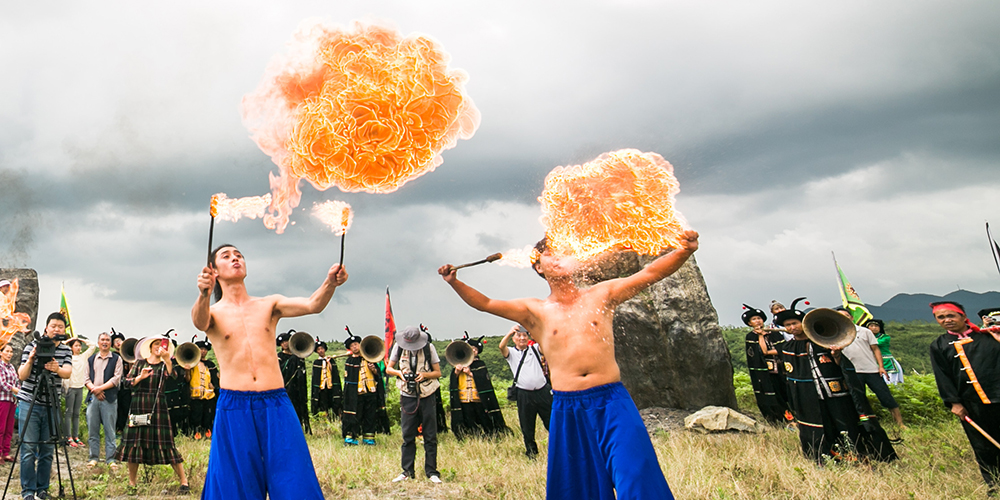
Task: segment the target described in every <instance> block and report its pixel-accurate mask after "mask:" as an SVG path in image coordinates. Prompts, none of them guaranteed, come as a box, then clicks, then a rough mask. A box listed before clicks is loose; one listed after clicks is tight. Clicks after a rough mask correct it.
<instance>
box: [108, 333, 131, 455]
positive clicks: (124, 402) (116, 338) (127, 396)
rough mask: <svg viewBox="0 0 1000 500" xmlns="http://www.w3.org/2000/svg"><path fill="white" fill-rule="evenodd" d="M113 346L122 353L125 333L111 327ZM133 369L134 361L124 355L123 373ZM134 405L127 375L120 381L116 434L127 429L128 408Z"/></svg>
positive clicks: (120, 433) (121, 433) (120, 434)
mask: <svg viewBox="0 0 1000 500" xmlns="http://www.w3.org/2000/svg"><path fill="white" fill-rule="evenodd" d="M111 331H112V332H114V333H112V334H111V346H112V347H114V348H115V350H116V351H118V355H119V356H121V355H122V343H123V342H125V335H122V334H121V333H118V332H115V331H114V328H112V329H111ZM131 369H132V363H129V362H128V361H125V357H124V356H122V373H124V374H127V373H128V372H129V370H131ZM131 405H132V385H131V384H126V383H125V377H124V376H123V377H122V378H121V381H120V382H119V383H118V419H117V420H115V435H117V436H119V437H121V436H122V435H123V432H124V431H125V424H126V423H127V422H128V410H129V407H130V406H131Z"/></svg>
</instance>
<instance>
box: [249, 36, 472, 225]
mask: <svg viewBox="0 0 1000 500" xmlns="http://www.w3.org/2000/svg"><path fill="white" fill-rule="evenodd" d="M288 48H289V50H288V54H287V55H285V56H279V57H278V58H276V59H275V60H274V61H273V62H272V63H271V64H270V65H269V67H268V69H267V71H266V73H265V75H264V78H263V80H262V81H261V84H260V86H259V87H258V88H257V90H255V91H254V92H253V93H251V94H247V95H246V96H244V97H243V106H242V109H243V122H244V124H245V125H246V126H247V128H248V129H249V130H250V132H251V134H252V137H253V140H254V141H255V142H256V143H257V145H258V146H259V147H260V149H261V150H263V151H264V152H265V153H267V154H268V155H269V156H271V159H272V160H273V161H274V163H275V164H277V165H278V166H279V167H280V175H278V176H275V175H274V174H273V173H272V174H271V176H270V180H271V190H272V193H273V194H274V200H273V203H272V204H271V207H270V211H271V213H270V214H268V215H267V216H266V217H265V218H264V224H265V225H267V227H268V228H272V229H276V230H277V232H278V233H281V232H282V231H283V230H284V228H285V226H286V225H287V224H288V215H289V214H290V213H291V210H292V209H293V208H294V207H296V206H297V205H298V203H299V200H300V198H301V191H299V187H298V184H299V180H300V179H306V180H308V181H309V182H310V183H311V184H312V185H313V186H314V187H316V189H320V190H325V189H327V188H329V187H331V186H334V185H336V186H337V187H339V188H340V189H341V190H342V191H347V192H357V191H364V192H368V193H390V192H392V191H395V190H396V189H398V188H399V187H400V186H402V185H403V184H404V183H406V182H407V181H409V180H412V179H414V178H416V177H419V176H420V175H423V174H425V173H427V172H430V171H432V170H434V169H435V168H436V167H437V166H438V165H440V164H441V162H442V161H443V160H442V158H441V152H442V151H444V150H446V149H450V148H452V147H454V146H455V144H456V143H457V142H458V139H459V138H463V139H469V138H471V137H472V135H473V134H474V133H475V131H476V128H478V127H479V120H480V116H479V111H478V110H477V109H476V107H475V105H474V104H473V103H472V100H471V99H470V98H469V97H468V96H467V95H466V93H465V88H464V85H465V81H466V80H467V79H468V75H467V74H466V73H465V72H464V71H461V70H454V69H453V70H449V69H448V62H449V60H450V56H449V55H448V54H447V53H445V52H444V50H443V49H442V48H441V46H440V45H439V44H438V43H437V42H435V41H434V40H432V39H431V38H429V37H427V36H423V35H410V36H408V37H405V38H404V37H403V36H402V35H401V34H400V33H398V32H397V31H396V30H394V29H391V28H388V27H384V26H378V25H368V24H362V23H359V22H355V23H354V24H353V25H352V26H351V28H350V29H342V28H339V27H332V26H324V25H322V24H314V25H309V26H305V27H304V28H302V29H300V30H299V31H297V32H296V33H295V34H294V35H293V38H292V41H291V42H290V43H289V47H288Z"/></svg>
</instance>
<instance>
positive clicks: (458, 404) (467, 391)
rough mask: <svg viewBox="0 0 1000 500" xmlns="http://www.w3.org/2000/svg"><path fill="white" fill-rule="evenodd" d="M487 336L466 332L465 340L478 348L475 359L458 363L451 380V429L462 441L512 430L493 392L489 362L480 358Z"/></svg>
mask: <svg viewBox="0 0 1000 500" xmlns="http://www.w3.org/2000/svg"><path fill="white" fill-rule="evenodd" d="M483 338H484V337H479V338H478V339H470V338H469V334H468V332H466V334H465V339H464V340H465V342H466V343H467V344H469V345H470V346H472V348H473V349H475V352H476V354H475V359H473V361H472V363H470V364H469V365H468V366H461V367H459V366H456V367H455V368H454V369H453V370H452V374H451V377H449V379H450V380H449V381H448V389H449V390H450V391H451V394H450V395H451V432H453V433H455V437H456V438H457V439H458V440H459V441H461V440H462V439H463V438H464V437H465V436H468V435H472V436H487V437H496V436H501V435H503V434H506V433H509V432H510V429H509V428H507V422H505V421H504V419H503V413H501V412H500V403H499V402H497V395H496V393H495V392H493V381H491V380H490V372H489V371H488V370H487V369H486V363H483V360H481V359H479V355H480V354H482V352H483V344H485V341H483Z"/></svg>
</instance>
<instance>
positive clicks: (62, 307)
mask: <svg viewBox="0 0 1000 500" xmlns="http://www.w3.org/2000/svg"><path fill="white" fill-rule="evenodd" d="M61 290H62V299H61V300H60V301H59V312H60V313H62V315H63V317H64V318H66V335H69V336H70V337H76V335H75V334H74V333H73V322H72V321H70V319H69V304H68V303H67V302H66V285H65V284H63V285H62V287H61Z"/></svg>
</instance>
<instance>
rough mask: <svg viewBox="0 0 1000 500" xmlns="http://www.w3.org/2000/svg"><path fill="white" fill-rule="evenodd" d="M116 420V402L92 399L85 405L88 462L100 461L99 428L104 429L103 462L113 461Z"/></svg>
mask: <svg viewBox="0 0 1000 500" xmlns="http://www.w3.org/2000/svg"><path fill="white" fill-rule="evenodd" d="M117 420H118V401H117V400H115V401H114V402H108V401H107V400H105V401H101V400H100V399H97V398H92V399H91V400H90V403H89V404H87V444H88V445H90V460H100V459H101V427H102V426H103V427H104V460H106V461H107V462H108V463H111V462H114V461H115V439H116V436H115V424H116V423H117Z"/></svg>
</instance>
